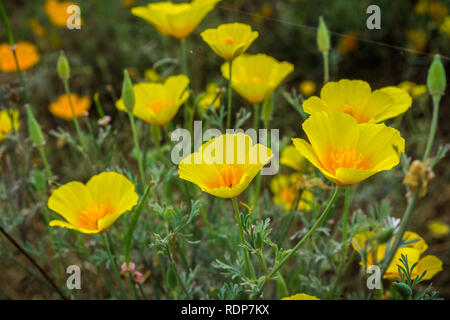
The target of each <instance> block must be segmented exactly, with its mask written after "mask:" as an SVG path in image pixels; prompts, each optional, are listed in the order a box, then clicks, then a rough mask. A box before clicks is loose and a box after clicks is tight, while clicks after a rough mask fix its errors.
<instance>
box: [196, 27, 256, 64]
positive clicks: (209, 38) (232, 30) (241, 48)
mask: <svg viewBox="0 0 450 320" xmlns="http://www.w3.org/2000/svg"><path fill="white" fill-rule="evenodd" d="M200 35H201V36H202V38H203V41H205V42H206V43H207V44H208V45H209V46H210V47H211V49H213V51H214V52H215V53H216V54H217V55H218V56H220V57H222V58H224V59H225V60H226V61H230V60H233V59H234V58H236V57H238V56H240V55H241V54H243V53H244V52H245V51H246V50H247V49H248V47H250V45H251V44H252V42H253V41H254V40H255V39H256V38H257V37H258V32H256V31H252V28H251V27H250V26H249V25H246V24H243V23H227V24H221V25H220V26H218V27H217V28H216V29H206V30H205V31H203V32H202V33H201V34H200Z"/></svg>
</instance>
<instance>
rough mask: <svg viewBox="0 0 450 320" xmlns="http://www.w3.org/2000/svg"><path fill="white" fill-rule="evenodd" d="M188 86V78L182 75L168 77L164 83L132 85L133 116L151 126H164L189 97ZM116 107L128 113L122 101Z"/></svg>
mask: <svg viewBox="0 0 450 320" xmlns="http://www.w3.org/2000/svg"><path fill="white" fill-rule="evenodd" d="M188 85H189V78H188V77H186V76H185V75H182V74H180V75H176V76H170V77H168V78H167V79H166V81H165V82H164V83H155V82H141V83H138V84H135V85H133V90H134V96H135V99H136V102H135V105H134V109H133V114H134V115H135V116H136V117H137V118H139V119H141V120H144V121H145V122H147V123H149V124H151V125H155V126H164V125H166V124H167V123H169V122H170V121H171V120H172V119H173V117H175V115H176V114H177V112H178V109H180V107H181V105H182V104H183V103H184V102H185V101H186V99H187V98H188V97H189V91H187V90H186V89H187V87H188ZM116 107H117V109H119V110H121V111H124V112H128V111H127V109H126V108H125V106H124V104H123V101H122V99H120V100H118V101H117V102H116Z"/></svg>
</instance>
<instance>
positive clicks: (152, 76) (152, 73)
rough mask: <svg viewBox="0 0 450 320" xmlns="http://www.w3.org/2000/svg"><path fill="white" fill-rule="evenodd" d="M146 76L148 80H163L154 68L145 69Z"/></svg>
mask: <svg viewBox="0 0 450 320" xmlns="http://www.w3.org/2000/svg"><path fill="white" fill-rule="evenodd" d="M144 77H145V80H147V81H148V82H161V81H162V80H163V79H162V78H161V76H160V75H159V73H158V72H157V71H156V70H155V69H153V68H149V69H145V71H144Z"/></svg>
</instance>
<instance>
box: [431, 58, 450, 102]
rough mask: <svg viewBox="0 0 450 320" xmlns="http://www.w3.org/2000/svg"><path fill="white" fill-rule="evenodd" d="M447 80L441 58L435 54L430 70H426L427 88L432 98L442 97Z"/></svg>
mask: <svg viewBox="0 0 450 320" xmlns="http://www.w3.org/2000/svg"><path fill="white" fill-rule="evenodd" d="M446 85H447V80H446V76H445V69H444V66H443V65H442V62H441V57H440V56H439V55H438V54H437V55H435V56H434V59H433V62H432V63H431V66H430V69H428V77H427V87H428V92H429V93H430V95H432V96H443V95H444V93H445V87H446Z"/></svg>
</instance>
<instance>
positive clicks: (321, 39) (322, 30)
mask: <svg viewBox="0 0 450 320" xmlns="http://www.w3.org/2000/svg"><path fill="white" fill-rule="evenodd" d="M317 46H318V47H319V50H320V51H321V52H324V51H328V50H330V35H329V33H328V28H327V25H326V24H325V21H324V20H323V17H319V28H318V30H317Z"/></svg>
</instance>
